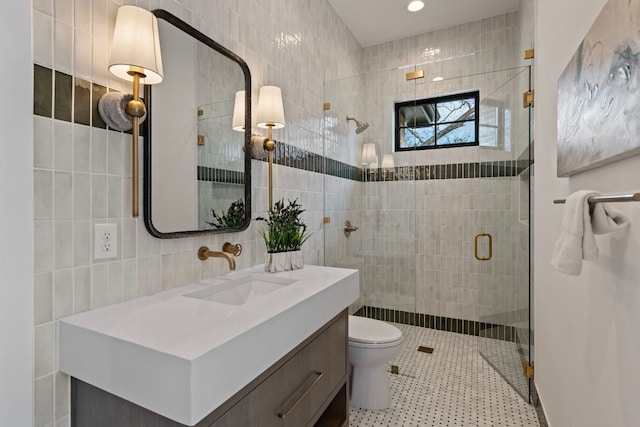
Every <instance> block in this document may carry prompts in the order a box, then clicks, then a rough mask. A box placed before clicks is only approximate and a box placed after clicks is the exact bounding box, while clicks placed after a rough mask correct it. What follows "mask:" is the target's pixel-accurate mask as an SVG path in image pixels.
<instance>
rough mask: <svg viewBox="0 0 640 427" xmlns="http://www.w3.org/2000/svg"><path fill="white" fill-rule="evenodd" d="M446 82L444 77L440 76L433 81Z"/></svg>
mask: <svg viewBox="0 0 640 427" xmlns="http://www.w3.org/2000/svg"><path fill="white" fill-rule="evenodd" d="M443 80H444V77H441V76H438V77H434V78H433V80H432V81H434V82H441V81H443Z"/></svg>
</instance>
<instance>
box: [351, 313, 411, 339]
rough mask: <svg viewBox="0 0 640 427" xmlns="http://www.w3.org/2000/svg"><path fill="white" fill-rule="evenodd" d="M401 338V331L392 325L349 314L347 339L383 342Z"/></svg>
mask: <svg viewBox="0 0 640 427" xmlns="http://www.w3.org/2000/svg"><path fill="white" fill-rule="evenodd" d="M400 339H402V332H401V331H400V329H398V328H396V327H395V326H393V325H390V324H388V323H386V322H382V321H380V320H375V319H368V318H366V317H361V316H349V341H353V342H359V343H365V344H384V343H390V342H394V341H399V340H400Z"/></svg>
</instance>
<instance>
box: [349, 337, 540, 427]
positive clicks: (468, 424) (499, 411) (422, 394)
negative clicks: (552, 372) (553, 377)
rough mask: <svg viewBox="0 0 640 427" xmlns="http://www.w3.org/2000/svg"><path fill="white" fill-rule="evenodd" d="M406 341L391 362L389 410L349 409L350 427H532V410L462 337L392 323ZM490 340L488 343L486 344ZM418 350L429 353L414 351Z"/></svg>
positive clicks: (475, 343)
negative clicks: (394, 369)
mask: <svg viewBox="0 0 640 427" xmlns="http://www.w3.org/2000/svg"><path fill="white" fill-rule="evenodd" d="M394 325H395V326H397V327H398V328H400V329H401V330H402V333H403V335H404V336H405V337H406V339H405V345H404V348H403V350H402V351H401V353H400V354H399V355H398V357H396V358H395V359H394V360H393V361H392V362H391V363H392V364H393V365H396V366H398V367H399V370H400V373H399V374H398V375H393V374H391V373H389V374H388V375H389V380H390V387H391V406H390V407H389V408H388V409H386V410H382V411H369V410H364V409H359V408H353V407H352V408H350V413H349V421H350V422H349V425H350V426H352V427H373V426H394V427H395V426H397V427H413V426H415V427H489V426H491V427H497V426H504V427H538V426H539V424H538V419H537V416H536V412H535V409H534V408H533V407H532V406H530V405H529V404H528V403H527V402H525V401H524V400H523V399H522V397H520V395H518V393H516V392H515V391H514V390H513V389H512V388H511V386H509V384H507V382H506V381H505V380H503V379H502V377H500V375H499V374H498V373H497V372H496V371H495V370H494V369H493V368H492V367H491V366H490V365H489V364H488V363H487V362H486V361H485V360H484V359H483V358H482V356H480V353H479V351H478V347H479V344H480V342H481V340H487V338H478V337H473V336H468V335H462V334H456V333H451V332H444V331H438V330H434V329H427V328H420V327H415V326H408V325H400V324H394ZM490 341H493V340H490ZM419 346H425V347H430V348H433V349H434V350H433V353H423V352H418V351H417V349H418V347H419Z"/></svg>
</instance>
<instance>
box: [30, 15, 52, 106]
mask: <svg viewBox="0 0 640 427" xmlns="http://www.w3.org/2000/svg"><path fill="white" fill-rule="evenodd" d="M32 20H33V27H32V28H33V61H34V62H35V63H37V64H40V65H42V66H44V67H49V68H51V67H53V18H52V17H51V16H50V15H46V14H44V13H42V12H39V11H37V10H34V11H33V18H32ZM47 117H51V115H50V114H49V115H48V116H47Z"/></svg>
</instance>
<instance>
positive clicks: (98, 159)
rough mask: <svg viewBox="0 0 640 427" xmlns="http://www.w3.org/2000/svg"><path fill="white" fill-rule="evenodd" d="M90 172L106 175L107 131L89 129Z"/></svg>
mask: <svg viewBox="0 0 640 427" xmlns="http://www.w3.org/2000/svg"><path fill="white" fill-rule="evenodd" d="M91 172H93V173H107V131H106V130H103V129H97V128H95V127H94V128H92V129H91Z"/></svg>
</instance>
